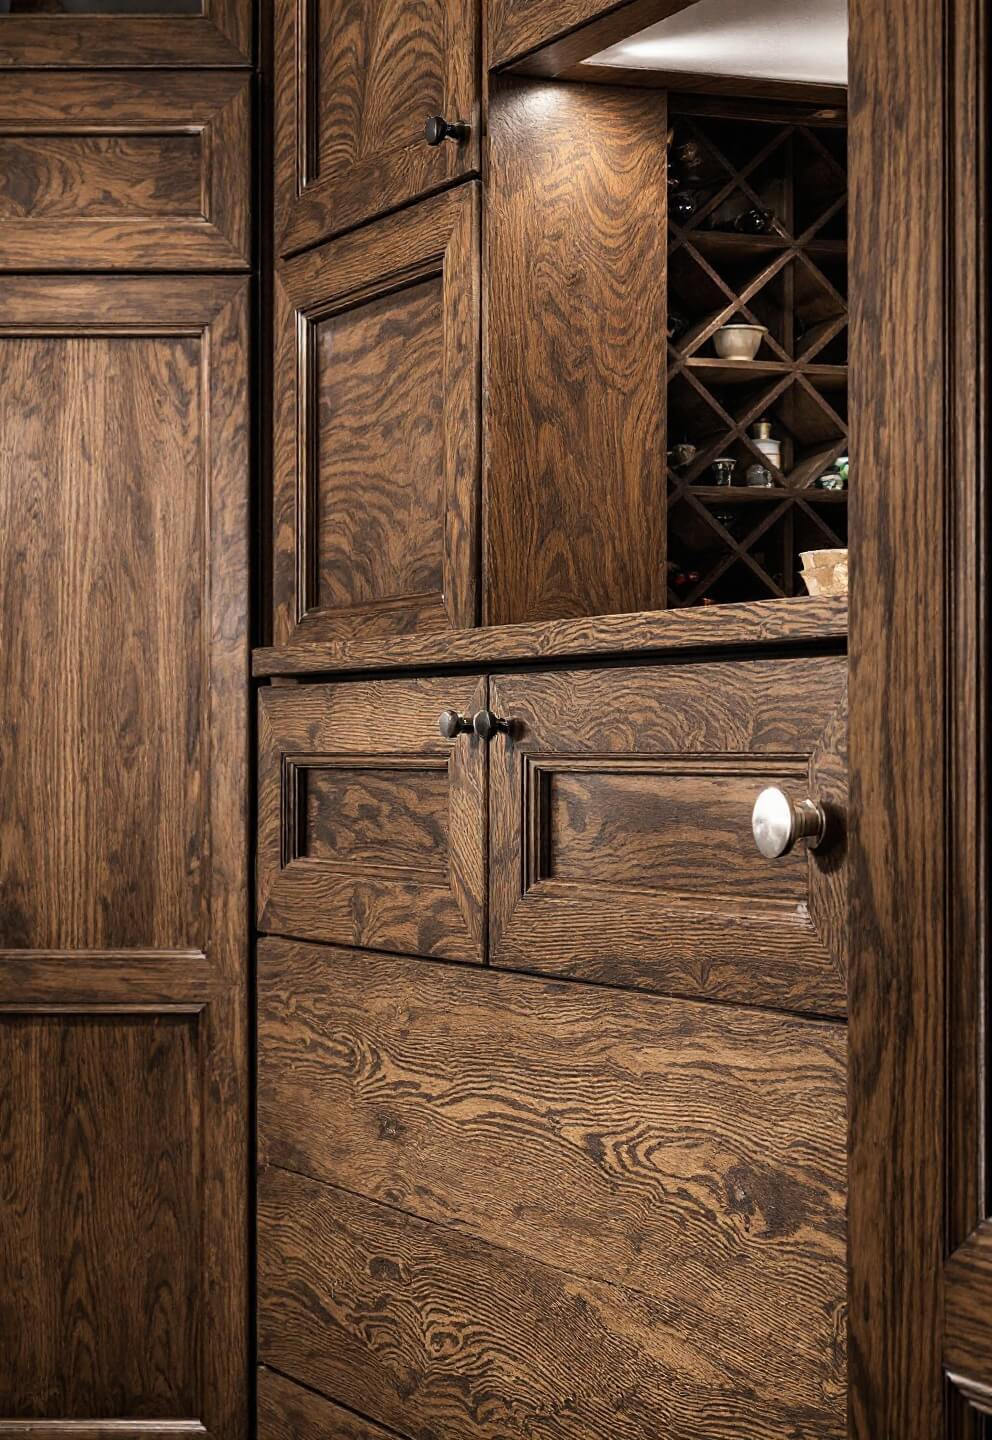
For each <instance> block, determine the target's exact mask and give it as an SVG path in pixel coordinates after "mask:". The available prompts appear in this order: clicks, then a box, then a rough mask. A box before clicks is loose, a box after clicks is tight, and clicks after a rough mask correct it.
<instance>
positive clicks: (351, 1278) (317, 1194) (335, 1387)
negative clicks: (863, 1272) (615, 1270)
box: [259, 1167, 846, 1440]
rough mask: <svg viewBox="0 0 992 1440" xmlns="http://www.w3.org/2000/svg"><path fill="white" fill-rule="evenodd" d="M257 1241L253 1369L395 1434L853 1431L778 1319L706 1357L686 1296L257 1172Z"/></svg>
mask: <svg viewBox="0 0 992 1440" xmlns="http://www.w3.org/2000/svg"><path fill="white" fill-rule="evenodd" d="M519 1199H520V1204H521V1206H522V1207H523V1206H525V1205H526V1201H527V1192H526V1190H525V1191H523V1192H522V1193H521V1195H520V1197H519ZM782 1222H784V1223H790V1220H789V1217H788V1216H787V1215H783V1216H782V1217H780V1223H782ZM259 1231H260V1237H261V1251H260V1267H259V1298H260V1313H259V1348H260V1353H261V1355H262V1358H263V1360H264V1361H266V1362H267V1363H268V1364H271V1365H272V1366H274V1367H275V1368H276V1369H278V1370H280V1371H282V1372H284V1373H286V1374H289V1375H291V1376H293V1377H294V1378H295V1379H298V1380H301V1381H303V1382H304V1383H305V1384H307V1385H308V1386H310V1387H312V1388H314V1389H317V1390H319V1391H322V1392H323V1393H324V1394H328V1395H334V1396H336V1397H337V1398H338V1399H340V1400H341V1401H343V1402H344V1403H345V1404H346V1405H348V1406H349V1407H350V1408H353V1409H355V1410H357V1411H360V1412H361V1413H363V1414H367V1415H369V1416H371V1417H372V1418H373V1419H375V1420H376V1421H378V1422H380V1423H382V1424H384V1425H387V1426H389V1427H390V1428H391V1429H395V1430H398V1431H400V1433H405V1434H410V1433H413V1434H430V1435H432V1436H435V1437H437V1440H502V1437H504V1436H506V1435H508V1434H513V1435H527V1436H535V1437H541V1440H600V1437H602V1436H603V1435H610V1436H613V1437H615V1440H644V1437H645V1436H657V1435H665V1436H671V1437H673V1440H696V1437H698V1436H700V1435H705V1436H706V1437H707V1440H738V1437H740V1436H748V1437H751V1440H781V1437H782V1436H783V1435H786V1434H795V1435H808V1436H810V1437H812V1436H816V1437H817V1440H841V1437H842V1436H844V1435H845V1434H846V1416H845V1403H844V1395H843V1391H842V1389H841V1388H840V1386H839V1385H838V1382H837V1379H836V1378H831V1379H830V1380H829V1381H828V1382H827V1385H826V1387H824V1385H823V1381H822V1379H821V1377H819V1376H817V1377H816V1378H813V1377H810V1376H809V1375H808V1374H807V1373H804V1367H803V1366H802V1363H801V1361H800V1360H799V1358H798V1357H797V1356H796V1355H795V1354H794V1353H793V1352H792V1350H791V1349H790V1347H789V1346H788V1345H787V1344H782V1342H781V1338H780V1337H781V1324H780V1320H781V1318H782V1317H781V1316H780V1315H778V1314H776V1315H774V1316H769V1317H768V1321H767V1328H762V1329H761V1330H760V1334H759V1337H758V1338H757V1341H756V1343H755V1341H750V1342H749V1341H748V1340H747V1339H745V1338H744V1337H742V1336H740V1334H739V1333H738V1332H737V1331H736V1330H735V1327H734V1325H733V1322H732V1321H730V1322H728V1323H726V1325H725V1326H724V1327H723V1330H722V1337H721V1338H722V1340H723V1344H724V1347H725V1348H724V1351H723V1354H721V1356H720V1358H719V1359H715V1358H714V1356H713V1354H712V1353H711V1352H708V1351H707V1349H706V1348H705V1346H706V1340H707V1339H708V1338H709V1336H708V1335H707V1334H706V1333H705V1332H704V1334H702V1335H701V1334H700V1333H699V1330H698V1328H697V1326H696V1324H695V1323H694V1321H695V1318H696V1317H695V1316H694V1315H693V1314H692V1313H691V1310H690V1307H689V1306H687V1305H686V1303H685V1300H684V1298H683V1297H682V1296H681V1295H676V1296H674V1297H672V1298H669V1299H667V1300H658V1299H655V1298H654V1297H652V1296H649V1295H647V1294H645V1293H644V1292H642V1291H640V1290H637V1289H635V1288H633V1287H630V1286H625V1285H618V1284H604V1283H603V1282H601V1281H597V1280H592V1279H585V1278H583V1277H582V1276H579V1275H576V1274H574V1273H572V1272H571V1271H569V1270H568V1269H566V1268H565V1267H564V1266H561V1267H560V1266H559V1265H558V1264H557V1263H556V1261H557V1256H556V1254H555V1253H554V1251H553V1249H551V1248H550V1247H549V1249H548V1252H547V1256H546V1258H545V1259H543V1260H534V1259H532V1258H530V1257H529V1256H525V1255H522V1254H520V1253H519V1252H518V1251H516V1250H515V1249H508V1248H507V1247H506V1246H504V1245H499V1246H494V1245H490V1244H488V1243H486V1242H485V1241H483V1240H480V1239H479V1238H477V1237H476V1236H475V1235H473V1234H471V1233H469V1232H467V1231H465V1230H462V1229H460V1228H457V1227H455V1226H453V1225H446V1224H432V1223H427V1222H425V1221H423V1220H420V1219H417V1218H414V1217H412V1216H410V1215H408V1214H404V1213H402V1212H401V1211H397V1210H396V1209H394V1208H391V1207H387V1206H384V1205H378V1204H376V1203H374V1202H372V1201H370V1200H366V1199H364V1198H360V1197H358V1196H355V1195H351V1194H349V1193H347V1192H346V1191H344V1190H341V1189H337V1188H335V1187H332V1186H328V1185H324V1184H321V1183H320V1182H318V1181H315V1180H310V1179H308V1178H306V1177H304V1176H300V1175H294V1174H291V1173H289V1172H287V1171H282V1170H279V1169H277V1168H275V1167H273V1168H270V1169H268V1170H266V1171H263V1173H262V1177H261V1182H260V1187H259ZM753 1278H754V1285H755V1289H754V1290H753V1291H751V1292H750V1297H751V1300H752V1302H753V1303H754V1305H755V1306H756V1307H760V1306H761V1299H760V1296H759V1294H758V1293H757V1292H758V1290H759V1287H760V1278H759V1276H758V1274H757V1273H755V1275H754V1277H753ZM838 1279H839V1277H838ZM833 1304H834V1305H836V1306H837V1307H838V1309H839V1307H840V1306H841V1305H842V1304H843V1299H842V1288H841V1293H837V1294H835V1295H834V1297H833ZM759 1326H760V1322H759ZM839 1339H840V1337H839V1335H838V1336H837V1337H836V1340H837V1341H839ZM834 1343H836V1342H835V1340H834V1338H833V1337H829V1338H828V1341H827V1344H828V1346H829V1347H832V1345H833V1344H834ZM738 1347H739V1348H738ZM725 1357H726V1358H725ZM401 1427H402V1429H401Z"/></svg>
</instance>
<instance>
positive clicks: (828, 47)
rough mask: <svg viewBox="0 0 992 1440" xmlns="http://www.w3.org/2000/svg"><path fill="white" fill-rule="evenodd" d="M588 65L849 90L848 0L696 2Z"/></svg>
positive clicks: (727, 0)
mask: <svg viewBox="0 0 992 1440" xmlns="http://www.w3.org/2000/svg"><path fill="white" fill-rule="evenodd" d="M586 63H587V64H589V65H617V66H624V67H627V68H633V69H638V68H639V69H652V70H670V71H677V72H682V73H689V74H701V75H729V76H733V75H737V76H741V77H748V78H762V79H772V80H798V81H807V82H811V83H814V84H816V83H819V84H824V85H846V84H847V4H846V0H698V3H696V4H694V5H690V6H688V7H687V9H685V10H682V11H680V12H679V13H678V14H677V15H671V16H669V17H668V19H667V20H661V21H659V23H658V24H657V25H651V26H649V27H648V29H646V30H642V31H641V32H640V33H639V34H637V35H633V36H631V38H630V39H629V40H624V41H621V42H620V44H618V45H613V46H611V48H610V49H609V50H603V51H601V52H600V54H598V55H593V56H591V57H590V58H589V60H588V61H587V62H586Z"/></svg>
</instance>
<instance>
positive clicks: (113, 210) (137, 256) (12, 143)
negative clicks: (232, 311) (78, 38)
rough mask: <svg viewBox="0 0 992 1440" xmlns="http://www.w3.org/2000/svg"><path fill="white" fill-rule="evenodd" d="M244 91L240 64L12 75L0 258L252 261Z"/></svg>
mask: <svg viewBox="0 0 992 1440" xmlns="http://www.w3.org/2000/svg"><path fill="white" fill-rule="evenodd" d="M4 23H6V22H5V20H4V19H3V18H0V38H2V34H3V28H2V27H3V25H4ZM249 92H250V77H249V75H248V74H247V73H245V72H243V71H236V70H235V71H213V72H210V73H209V74H208V75H204V74H196V73H186V72H182V71H179V72H176V71H170V72H168V73H166V74H162V75H160V74H157V73H154V72H153V73H152V74H148V73H146V72H141V71H122V72H114V73H112V74H101V73H94V72H89V71H88V72H82V71H80V72H70V73H69V74H59V73H55V72H52V73H46V72H42V73H32V74H30V75H24V74H21V75H18V74H15V75H7V76H5V77H4V85H3V88H2V90H0V268H3V269H5V270H25V269H30V270H67V269H86V270H205V269H209V270H243V269H247V267H248V264H249V260H250V235H249V209H248V195H249V188H250V178H251V170H250V147H251V113H250V105H249Z"/></svg>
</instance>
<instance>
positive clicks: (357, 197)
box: [274, 0, 483, 256]
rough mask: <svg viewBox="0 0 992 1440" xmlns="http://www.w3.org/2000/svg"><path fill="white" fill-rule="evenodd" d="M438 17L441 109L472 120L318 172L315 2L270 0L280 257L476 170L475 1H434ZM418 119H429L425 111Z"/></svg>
mask: <svg viewBox="0 0 992 1440" xmlns="http://www.w3.org/2000/svg"><path fill="white" fill-rule="evenodd" d="M433 3H434V4H436V5H437V6H439V7H443V9H444V13H445V17H446V21H447V24H446V36H447V38H446V45H445V56H444V58H445V75H444V112H443V113H444V115H445V117H446V118H447V119H449V120H456V119H457V120H461V121H463V122H464V123H467V124H468V125H469V126H470V131H469V135H468V138H467V139H466V140H464V141H459V142H458V143H457V144H455V143H452V142H451V141H445V142H444V143H443V144H442V145H439V146H434V147H432V146H430V145H428V144H427V142H426V140H425V138H424V135H423V131H422V130H421V131H420V132H419V133H418V134H417V135H416V136H414V137H412V138H411V139H410V140H409V141H408V142H407V143H405V144H402V145H398V146H397V147H396V148H395V149H394V150H388V151H380V152H378V153H375V154H372V155H370V156H368V157H367V158H365V159H362V160H359V161H356V162H355V163H353V164H352V165H351V166H349V167H348V168H347V169H337V170H330V171H328V172H325V173H324V174H323V175H321V174H320V173H319V158H318V155H317V144H318V141H317V136H316V133H315V127H316V124H317V107H318V103H319V96H318V93H317V91H318V85H319V76H318V74H317V50H318V45H319V35H318V33H317V14H316V11H317V4H318V0H276V7H275V8H276V17H275V122H274V125H275V134H274V145H275V201H276V235H277V237H278V248H279V252H280V254H281V255H283V256H288V255H292V254H295V253H296V252H297V251H299V250H302V249H305V248H306V247H307V246H310V245H314V244H315V243H317V242H318V241H320V240H324V239H328V238H329V237H331V236H332V235H337V234H340V233H342V232H343V231H345V230H349V229H352V228H353V227H354V226H356V225H360V224H362V223H363V222H364V221H366V220H370V219H372V218H373V217H374V216H376V215H384V214H386V213H387V212H388V211H390V210H396V209H398V208H399V207H400V206H402V205H407V204H409V203H410V201H412V200H417V199H423V198H425V197H427V196H429V195H433V194H435V193H436V192H437V191H438V190H442V189H444V188H445V187H446V186H449V185H452V184H453V183H455V182H456V181H458V180H464V179H467V178H468V177H469V176H472V175H477V174H478V173H479V168H480V155H481V139H480V131H481V119H482V104H481V87H482V78H481V44H480V32H481V21H480V17H479V7H480V4H481V3H483V0H433ZM424 120H425V121H426V120H427V113H426V110H425V113H424Z"/></svg>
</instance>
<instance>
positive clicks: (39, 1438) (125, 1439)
mask: <svg viewBox="0 0 992 1440" xmlns="http://www.w3.org/2000/svg"><path fill="white" fill-rule="evenodd" d="M63 1436H68V1437H71V1440H156V1437H158V1436H161V1437H163V1440H166V1437H167V1440H209V1436H210V1432H209V1431H208V1430H207V1428H206V1426H205V1425H204V1424H203V1423H202V1422H201V1421H200V1420H4V1419H0V1440H8V1437H9V1440H15V1437H16V1440H26V1437H30V1440H61V1437H63Z"/></svg>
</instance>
